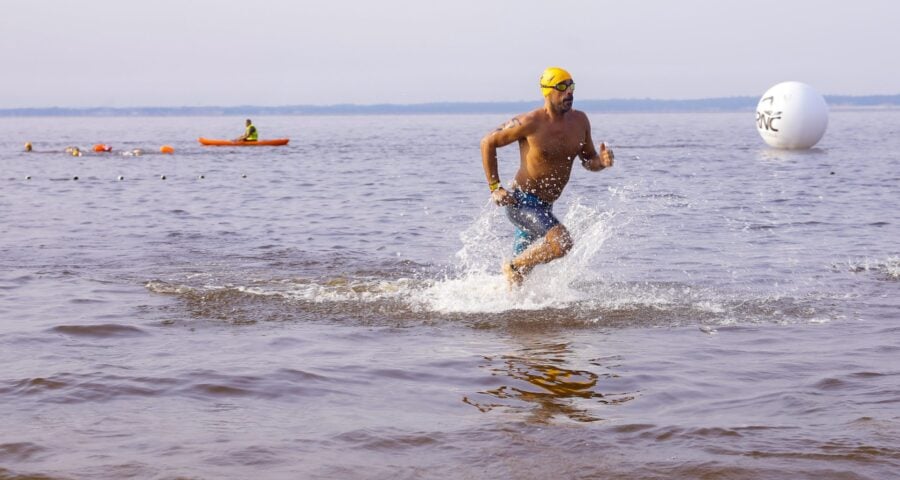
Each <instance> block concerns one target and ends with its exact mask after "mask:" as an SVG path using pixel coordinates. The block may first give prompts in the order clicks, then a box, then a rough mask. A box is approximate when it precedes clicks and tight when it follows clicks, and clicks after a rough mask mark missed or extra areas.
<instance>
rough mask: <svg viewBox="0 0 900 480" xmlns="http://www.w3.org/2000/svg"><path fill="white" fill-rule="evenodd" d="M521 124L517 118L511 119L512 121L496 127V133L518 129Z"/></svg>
mask: <svg viewBox="0 0 900 480" xmlns="http://www.w3.org/2000/svg"><path fill="white" fill-rule="evenodd" d="M521 124H522V122H521V121H519V118H518V117H513V118H512V120H510V121H508V122H506V123H504V124H503V125H500V126H499V127H497V131H498V132H499V131H500V130H506V129H507V128H513V127H518V126H519V125H521Z"/></svg>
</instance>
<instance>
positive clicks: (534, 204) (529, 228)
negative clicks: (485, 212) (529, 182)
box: [506, 189, 560, 255]
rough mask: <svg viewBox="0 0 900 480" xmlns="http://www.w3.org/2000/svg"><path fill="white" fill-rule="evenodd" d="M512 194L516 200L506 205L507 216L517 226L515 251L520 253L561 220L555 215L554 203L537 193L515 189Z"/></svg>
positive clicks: (514, 243) (514, 242)
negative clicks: (546, 200) (542, 198)
mask: <svg viewBox="0 0 900 480" xmlns="http://www.w3.org/2000/svg"><path fill="white" fill-rule="evenodd" d="M510 194H511V195H512V196H513V198H515V200H516V202H515V203H514V204H512V205H507V206H506V216H507V217H509V221H511V222H512V223H513V225H515V226H516V239H515V240H514V241H513V251H514V252H515V254H516V255H518V254H520V253H522V252H524V251H525V249H526V248H528V247H529V246H530V245H531V244H532V243H534V242H535V240H539V239H541V238H544V235H547V232H548V231H549V230H550V229H551V228H553V227H555V226H557V225H559V223H560V222H559V220H557V218H556V217H554V216H553V204H552V203H547V202H545V201H543V200H541V199H540V198H538V197H537V195H534V194H533V193H526V192H523V191H521V190H519V189H516V190H513V191H512V192H510Z"/></svg>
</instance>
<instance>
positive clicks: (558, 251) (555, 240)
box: [547, 225, 575, 257]
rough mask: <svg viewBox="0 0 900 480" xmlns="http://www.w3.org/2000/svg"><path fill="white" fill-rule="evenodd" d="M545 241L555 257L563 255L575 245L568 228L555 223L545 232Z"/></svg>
mask: <svg viewBox="0 0 900 480" xmlns="http://www.w3.org/2000/svg"><path fill="white" fill-rule="evenodd" d="M547 243H548V244H549V245H550V247H551V248H552V249H553V254H554V255H556V256H557V257H562V256H565V255H566V254H567V253H569V251H571V250H572V247H574V246H575V241H574V240H572V236H571V235H569V232H568V230H566V228H565V227H563V226H562V225H557V226H555V227H553V228H552V229H550V231H549V232H547Z"/></svg>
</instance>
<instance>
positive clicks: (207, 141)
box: [197, 137, 290, 147]
mask: <svg viewBox="0 0 900 480" xmlns="http://www.w3.org/2000/svg"><path fill="white" fill-rule="evenodd" d="M197 140H198V141H199V142H200V143H201V144H203V145H206V146H210V147H280V146H282V145H287V143H288V142H289V141H290V139H289V138H273V139H272V140H257V141H255V142H235V141H234V140H218V139H215V138H203V137H200V138H199V139H197Z"/></svg>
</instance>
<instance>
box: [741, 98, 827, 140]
mask: <svg viewBox="0 0 900 480" xmlns="http://www.w3.org/2000/svg"><path fill="white" fill-rule="evenodd" d="M826 128H828V105H827V104H826V103H825V98H824V97H822V95H820V94H819V92H817V91H816V90H815V89H813V88H812V87H810V86H809V85H807V84H805V83H801V82H782V83H779V84H778V85H775V86H774V87H772V88H770V89H768V90H766V93H764V94H763V96H762V98H760V99H759V103H758V104H757V105H756V130H757V131H758V132H759V135H760V136H761V137H762V138H763V140H765V141H766V143H767V144H769V146H771V147H775V148H786V149H792V150H793V149H804V148H810V147H812V146H813V145H815V144H816V143H818V141H819V140H821V139H822V135H825V129H826Z"/></svg>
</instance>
